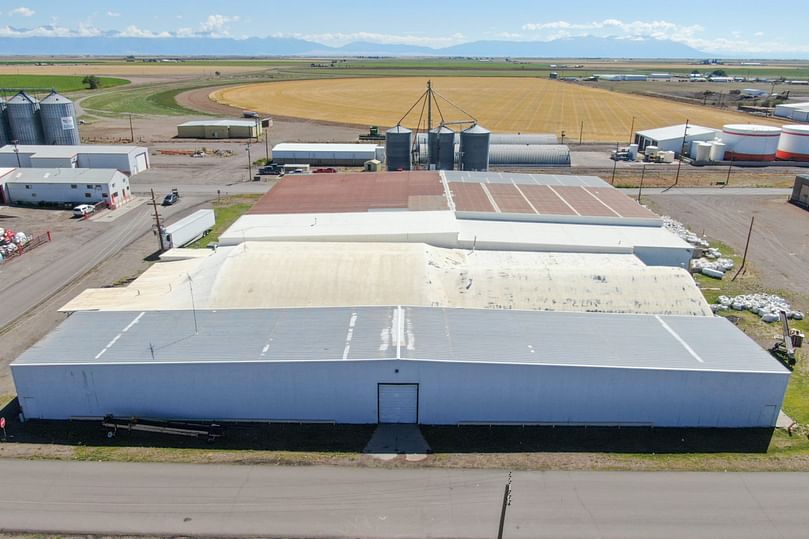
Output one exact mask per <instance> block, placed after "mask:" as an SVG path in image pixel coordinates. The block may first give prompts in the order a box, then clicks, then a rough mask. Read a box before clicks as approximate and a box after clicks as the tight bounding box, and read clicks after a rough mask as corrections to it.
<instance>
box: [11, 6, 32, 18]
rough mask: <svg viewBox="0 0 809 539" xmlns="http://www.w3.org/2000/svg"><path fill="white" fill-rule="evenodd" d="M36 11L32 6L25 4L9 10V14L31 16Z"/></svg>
mask: <svg viewBox="0 0 809 539" xmlns="http://www.w3.org/2000/svg"><path fill="white" fill-rule="evenodd" d="M34 13H36V11H34V10H33V9H31V8H27V7H25V6H20V7H18V8H14V9H12V10H11V11H9V12H8V14H9V15H19V16H21V17H30V16H31V15H33V14H34Z"/></svg>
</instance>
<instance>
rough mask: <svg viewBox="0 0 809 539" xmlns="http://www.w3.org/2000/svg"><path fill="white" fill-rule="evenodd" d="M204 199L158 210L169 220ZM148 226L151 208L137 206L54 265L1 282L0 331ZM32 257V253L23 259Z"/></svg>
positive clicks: (150, 222)
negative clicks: (2, 284)
mask: <svg viewBox="0 0 809 539" xmlns="http://www.w3.org/2000/svg"><path fill="white" fill-rule="evenodd" d="M205 198H208V197H204V196H203V197H191V198H183V200H182V202H181V203H180V204H178V205H176V206H171V207H168V208H161V209H160V213H161V215H162V216H163V217H164V218H165V219H169V220H171V219H172V217H173V216H176V215H178V214H180V213H182V212H187V211H189V208H190V207H193V206H194V205H196V204H199V203H200V202H202V201H204V200H205ZM152 224H153V219H152V208H151V206H149V205H141V206H139V207H137V208H135V209H133V210H131V211H129V212H127V213H126V214H125V215H122V216H121V217H120V218H118V219H115V220H114V221H112V222H108V223H103V224H102V223H99V225H101V226H103V227H104V231H103V232H101V233H100V234H99V235H98V236H97V237H96V238H94V239H93V240H92V241H89V242H86V243H84V244H82V245H80V246H78V247H77V248H75V249H73V250H71V251H70V252H69V253H67V254H65V256H63V257H62V258H60V259H59V263H58V264H51V265H48V266H44V267H42V268H39V269H38V270H37V271H35V272H32V273H29V274H27V275H25V276H23V277H22V278H19V279H15V280H14V282H13V283H12V284H11V285H9V286H5V285H8V284H10V283H4V287H3V301H2V303H1V304H0V329H3V328H5V327H6V326H7V325H8V324H10V323H12V322H14V321H15V320H16V319H17V318H19V317H20V316H22V315H24V314H25V313H26V312H28V311H29V310H30V309H32V308H33V307H35V306H36V305H38V304H39V303H41V302H42V301H44V300H45V299H47V298H48V297H50V296H51V295H52V294H54V293H55V292H56V291H58V290H60V289H61V288H62V287H64V286H66V285H68V284H70V283H72V282H73V281H74V280H75V279H78V278H79V277H81V276H82V275H84V274H85V273H87V272H88V271H90V270H91V269H93V268H94V267H95V266H96V265H97V264H99V263H101V262H103V261H104V260H106V259H107V258H108V257H110V256H112V255H114V254H115V253H117V252H118V251H120V250H121V249H123V248H125V247H126V246H128V245H129V244H130V243H132V242H133V241H135V240H136V239H137V238H139V237H141V236H143V235H144V234H146V233H147V232H149V230H151V228H152ZM35 254H36V251H34V254H31V255H25V256H35Z"/></svg>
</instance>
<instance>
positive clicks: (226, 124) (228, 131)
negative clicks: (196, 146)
mask: <svg viewBox="0 0 809 539" xmlns="http://www.w3.org/2000/svg"><path fill="white" fill-rule="evenodd" d="M263 132H264V130H263V128H262V127H261V122H260V121H259V120H257V119H256V120H238V119H231V118H226V119H223V120H192V121H190V122H185V123H181V124H179V125H178V126H177V136H178V137H179V138H204V139H227V138H257V137H260V136H261V134H262V133H263Z"/></svg>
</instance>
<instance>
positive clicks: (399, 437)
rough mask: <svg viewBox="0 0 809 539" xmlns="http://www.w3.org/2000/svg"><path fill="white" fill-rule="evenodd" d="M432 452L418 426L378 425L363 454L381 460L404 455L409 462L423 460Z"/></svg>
mask: <svg viewBox="0 0 809 539" xmlns="http://www.w3.org/2000/svg"><path fill="white" fill-rule="evenodd" d="M431 451H432V450H431V449H430V446H429V445H428V444H427V440H425V439H424V436H422V435H421V429H419V426H418V425H400V424H396V425H379V426H378V427H377V428H376V430H375V431H374V434H373V436H371V439H370V440H369V441H368V445H366V446H365V449H364V450H363V453H366V454H370V455H371V456H373V457H374V458H378V459H381V460H391V459H392V458H393V457H395V456H396V455H402V454H404V455H405V458H406V459H407V460H409V461H411V462H415V461H419V460H424V459H425V458H427V453H430V452H431Z"/></svg>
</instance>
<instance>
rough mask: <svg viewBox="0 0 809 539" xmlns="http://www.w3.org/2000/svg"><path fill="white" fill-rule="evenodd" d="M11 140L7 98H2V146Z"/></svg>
mask: <svg viewBox="0 0 809 539" xmlns="http://www.w3.org/2000/svg"><path fill="white" fill-rule="evenodd" d="M9 142H11V128H10V127H9V126H8V112H7V111H6V100H5V99H0V146H5V145H6V144H8V143H9Z"/></svg>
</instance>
